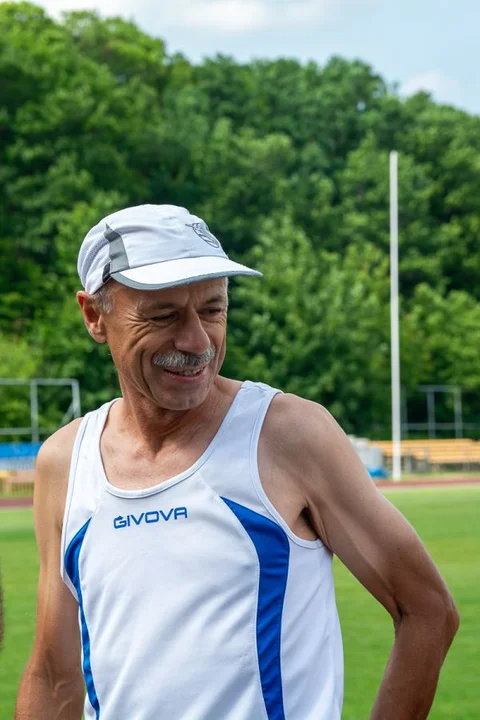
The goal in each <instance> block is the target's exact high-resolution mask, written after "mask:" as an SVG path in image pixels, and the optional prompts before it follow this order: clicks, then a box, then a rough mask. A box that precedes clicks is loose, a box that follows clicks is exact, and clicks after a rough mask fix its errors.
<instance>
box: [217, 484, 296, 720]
mask: <svg viewBox="0 0 480 720" xmlns="http://www.w3.org/2000/svg"><path fill="white" fill-rule="evenodd" d="M222 500H223V501H224V502H225V503H226V504H227V505H228V507H229V508H230V510H231V511H232V512H233V513H234V515H236V517H237V518H238V520H239V521H240V522H241V524H242V525H243V527H244V529H245V530H246V532H247V533H248V535H249V536H250V539H251V540H252V542H253V544H254V546H255V550H256V552H257V556H258V561H259V565H260V579H259V587H258V607H257V652H258V664H259V670H260V681H261V684H262V691H263V698H264V701H265V708H266V711H267V717H268V720H285V710H284V706H283V688H282V670H281V660H280V646H281V634H282V612H283V601H284V598H285V590H286V587H287V577H288V562H289V555H290V546H289V542H288V538H287V536H286V534H285V532H284V531H283V530H282V528H281V527H280V526H279V525H277V524H276V523H274V522H273V521H272V520H270V519H269V518H266V517H264V516H263V515H260V514H259V513H256V512H254V511H253V510H250V509H249V508H246V507H244V506H243V505H239V504H238V503H236V502H233V500H228V499H227V498H222Z"/></svg>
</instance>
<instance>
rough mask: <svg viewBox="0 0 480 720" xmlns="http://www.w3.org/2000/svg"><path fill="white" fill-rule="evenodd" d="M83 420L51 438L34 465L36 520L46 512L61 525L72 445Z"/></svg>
mask: <svg viewBox="0 0 480 720" xmlns="http://www.w3.org/2000/svg"><path fill="white" fill-rule="evenodd" d="M80 423H81V418H77V419H75V420H72V422H71V423H69V424H68V425H65V426H64V427H62V428H60V429H59V430H57V431H56V432H55V433H53V435H50V437H48V438H47V439H46V440H45V442H44V443H43V444H42V446H41V448H40V450H39V452H38V455H37V461H36V464H35V493H34V506H35V514H36V516H37V518H39V517H41V516H42V515H43V513H46V514H50V515H51V516H53V517H55V519H56V520H57V522H58V523H61V518H62V517H63V508H64V506H65V498H66V494H67V488H68V476H69V472H70V462H71V458H72V451H73V445H74V443H75V438H76V436H77V432H78V428H79V427H80Z"/></svg>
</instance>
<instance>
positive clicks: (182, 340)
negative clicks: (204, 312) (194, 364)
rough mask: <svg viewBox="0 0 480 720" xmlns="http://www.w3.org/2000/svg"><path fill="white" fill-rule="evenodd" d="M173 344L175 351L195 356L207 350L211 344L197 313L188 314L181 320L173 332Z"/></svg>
mask: <svg viewBox="0 0 480 720" xmlns="http://www.w3.org/2000/svg"><path fill="white" fill-rule="evenodd" d="M173 344H174V346H175V348H176V350H180V351H181V352H189V353H194V354H195V355H202V354H203V353H204V352H206V351H207V350H208V349H209V347H210V345H211V344H212V343H211V340H210V338H209V336H208V334H207V333H206V331H205V328H204V327H203V325H202V321H201V320H200V318H199V317H198V315H197V313H194V312H192V313H188V315H186V316H185V317H184V318H183V320H182V322H181V323H180V324H179V325H178V326H177V328H176V330H175V337H174V338H173Z"/></svg>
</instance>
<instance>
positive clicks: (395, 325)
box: [390, 151, 402, 482]
mask: <svg viewBox="0 0 480 720" xmlns="http://www.w3.org/2000/svg"><path fill="white" fill-rule="evenodd" d="M390 345H391V363H392V440H393V480H394V481H395V482H398V481H399V480H400V479H401V476H402V464H401V448H400V441H401V419H400V333H399V303H398V153H396V152H395V151H394V152H391V153H390Z"/></svg>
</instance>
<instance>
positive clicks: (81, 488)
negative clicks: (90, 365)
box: [61, 400, 115, 594]
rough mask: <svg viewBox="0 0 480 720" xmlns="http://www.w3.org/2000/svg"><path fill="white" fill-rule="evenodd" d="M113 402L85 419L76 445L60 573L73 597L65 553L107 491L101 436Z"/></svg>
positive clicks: (64, 518)
mask: <svg viewBox="0 0 480 720" xmlns="http://www.w3.org/2000/svg"><path fill="white" fill-rule="evenodd" d="M114 402H115V400H111V401H110V402H107V403H105V404H104V405H102V406H101V407H99V408H98V409H97V410H93V411H92V412H89V413H87V414H86V415H85V416H84V418H83V420H82V422H81V423H80V426H79V428H78V431H77V435H76V438H75V443H74V445H73V451H72V460H71V463H70V473H69V477H68V490H67V497H66V502H65V510H64V514H63V527H62V543H61V560H62V567H61V574H62V577H63V578H64V579H65V581H66V582H67V585H68V586H69V587H70V589H71V590H72V592H74V594H75V589H74V588H73V585H72V584H71V583H70V580H69V578H68V575H67V573H65V569H64V567H63V560H64V557H65V553H66V550H67V548H68V546H69V544H70V543H71V542H72V540H73V539H74V537H75V535H76V534H77V533H78V532H80V531H81V530H82V528H83V527H85V524H86V523H88V522H89V521H90V520H91V518H92V517H93V515H94V514H95V510H96V508H97V505H98V501H99V498H100V495H101V494H102V492H103V490H104V488H105V482H104V477H105V474H104V471H103V467H102V460H101V454H100V436H101V433H102V430H103V427H104V425H105V421H106V417H107V414H108V411H109V409H110V407H111V405H112V404H113V403H114Z"/></svg>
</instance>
